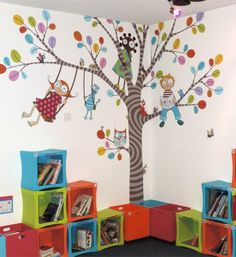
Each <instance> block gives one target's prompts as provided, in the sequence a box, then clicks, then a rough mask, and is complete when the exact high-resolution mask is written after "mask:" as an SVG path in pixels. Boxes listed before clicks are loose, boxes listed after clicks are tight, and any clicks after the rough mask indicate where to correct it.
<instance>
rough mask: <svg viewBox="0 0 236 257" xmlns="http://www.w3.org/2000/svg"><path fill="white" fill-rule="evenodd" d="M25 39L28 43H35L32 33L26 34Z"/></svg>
mask: <svg viewBox="0 0 236 257" xmlns="http://www.w3.org/2000/svg"><path fill="white" fill-rule="evenodd" d="M25 41H26V42H27V43H28V44H33V43H34V39H33V37H32V36H31V35H30V34H26V35H25Z"/></svg>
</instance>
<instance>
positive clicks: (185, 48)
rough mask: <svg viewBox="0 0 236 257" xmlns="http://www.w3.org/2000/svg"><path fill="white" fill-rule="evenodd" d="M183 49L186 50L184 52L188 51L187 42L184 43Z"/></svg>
mask: <svg viewBox="0 0 236 257" xmlns="http://www.w3.org/2000/svg"><path fill="white" fill-rule="evenodd" d="M183 50H184V52H186V51H187V50H188V45H187V44H185V45H184V48H183Z"/></svg>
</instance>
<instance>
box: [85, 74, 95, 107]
mask: <svg viewBox="0 0 236 257" xmlns="http://www.w3.org/2000/svg"><path fill="white" fill-rule="evenodd" d="M93 76H94V74H93V72H92V76H91V83H90V88H91V94H90V95H91V96H92V104H93V110H96V104H95V102H94V100H95V99H94V98H95V97H94V92H93ZM90 95H88V96H86V95H85V71H84V72H83V97H84V106H86V98H87V97H89V96H90Z"/></svg>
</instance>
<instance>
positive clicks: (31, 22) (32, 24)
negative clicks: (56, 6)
mask: <svg viewBox="0 0 236 257" xmlns="http://www.w3.org/2000/svg"><path fill="white" fill-rule="evenodd" d="M28 22H29V25H30V26H31V27H35V26H36V20H35V18H34V17H33V16H30V17H29V18H28Z"/></svg>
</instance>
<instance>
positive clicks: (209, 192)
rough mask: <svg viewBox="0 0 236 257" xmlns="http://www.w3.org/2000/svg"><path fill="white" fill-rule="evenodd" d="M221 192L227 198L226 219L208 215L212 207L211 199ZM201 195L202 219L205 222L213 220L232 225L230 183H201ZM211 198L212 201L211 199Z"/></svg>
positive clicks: (219, 181) (217, 181) (218, 181)
mask: <svg viewBox="0 0 236 257" xmlns="http://www.w3.org/2000/svg"><path fill="white" fill-rule="evenodd" d="M221 192H223V193H224V194H225V195H226V196H227V202H228V210H227V218H226V217H225V218H224V217H219V216H215V217H214V216H212V215H209V210H210V208H211V206H212V201H213V199H214V198H213V197H214V196H216V194H220V193H221ZM202 194H203V210H202V218H203V219H206V220H215V221H220V222H224V223H228V224H231V223H232V187H231V183H228V182H225V181H221V180H216V181H212V182H206V183H202ZM212 198H213V199H212Z"/></svg>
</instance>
